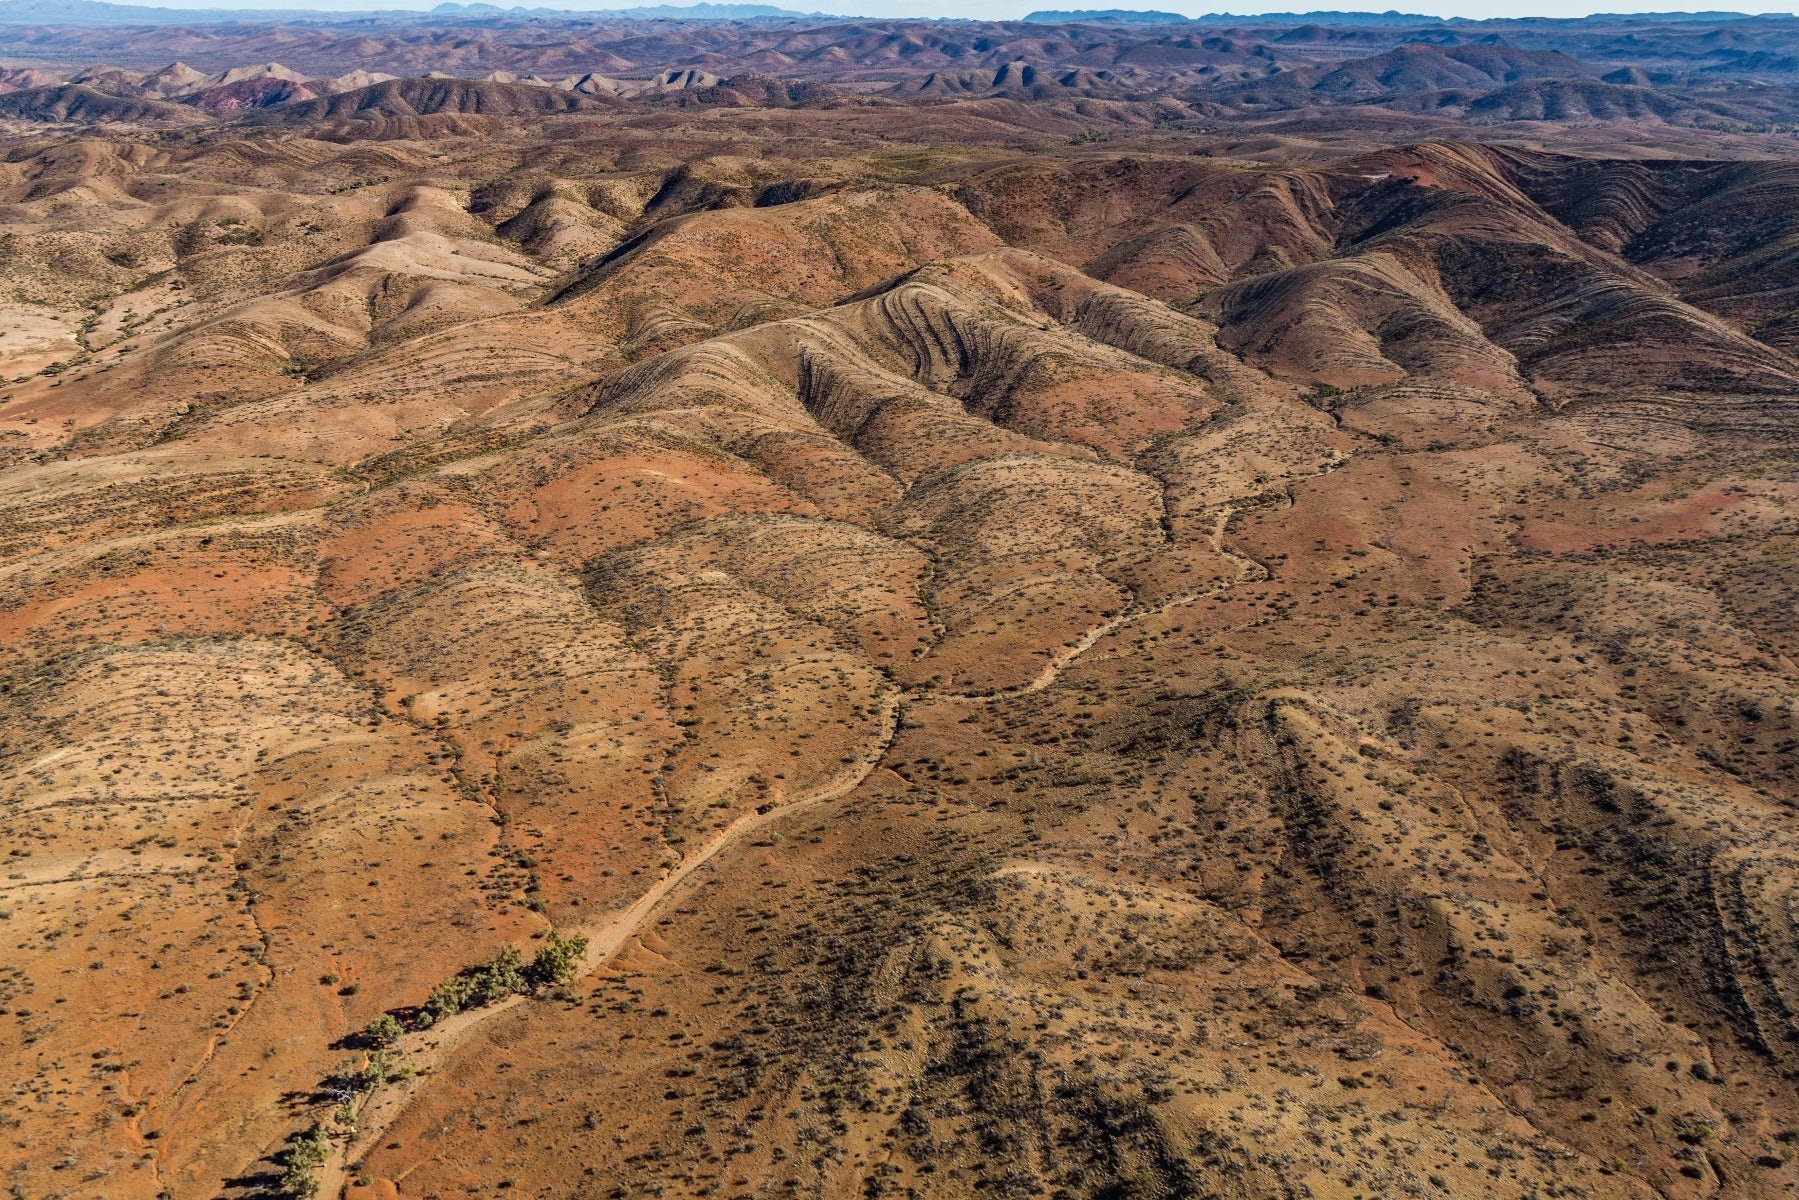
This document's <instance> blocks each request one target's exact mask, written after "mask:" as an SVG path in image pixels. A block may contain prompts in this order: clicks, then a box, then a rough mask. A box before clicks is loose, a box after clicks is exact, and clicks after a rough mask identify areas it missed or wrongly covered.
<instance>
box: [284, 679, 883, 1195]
mask: <svg viewBox="0 0 1799 1200" xmlns="http://www.w3.org/2000/svg"><path fill="white" fill-rule="evenodd" d="M904 704H905V698H904V697H903V696H902V695H901V694H900V692H899V691H898V689H894V690H893V691H891V692H889V693H888V695H887V697H886V700H885V702H884V704H883V707H882V710H881V720H880V725H879V727H878V732H877V734H876V737H875V738H874V740H873V742H872V743H871V745H870V746H869V748H868V749H867V750H865V751H864V752H863V753H862V754H861V755H859V756H858V757H857V759H856V761H855V762H854V763H853V764H851V765H850V766H849V767H848V768H847V769H846V770H844V771H843V772H841V773H839V775H838V776H837V777H836V778H835V779H833V780H831V781H830V782H828V783H825V784H823V785H821V786H819V787H817V788H815V789H812V790H811V791H807V792H803V793H801V794H800V795H799V796H798V797H797V798H796V799H793V800H790V801H788V802H787V803H786V804H782V805H779V806H777V807H775V808H771V809H768V810H767V811H766V812H750V813H745V814H744V815H743V816H741V817H738V818H737V819H736V820H735V821H732V822H731V823H730V824H729V825H726V826H725V827H724V828H723V829H721V830H719V831H718V832H717V833H716V834H714V835H713V836H712V838H711V839H710V840H709V841H707V842H706V843H705V844H704V845H702V846H701V847H700V848H699V849H698V850H697V851H695V852H694V853H692V854H690V855H688V856H687V857H685V858H683V859H682V860H681V861H680V862H679V863H677V864H676V865H675V866H674V867H672V868H671V869H670V870H669V872H668V874H666V875H664V876H663V877H662V878H661V879H659V880H657V881H656V883H655V884H654V885H653V886H652V887H650V889H649V890H648V891H646V892H644V893H643V895H641V896H639V897H638V898H637V900H636V901H635V902H634V903H633V904H632V905H631V907H629V908H627V909H625V910H624V911H623V912H621V913H618V914H617V915H616V916H614V917H613V918H612V919H611V920H610V921H608V922H606V923H605V924H603V925H599V926H594V927H588V928H577V929H571V930H570V932H571V933H575V934H581V935H583V936H585V937H586V938H587V939H588V945H587V956H586V958H585V959H584V960H583V961H582V964H581V969H580V972H579V974H578V976H577V978H586V977H587V976H588V975H591V974H593V972H595V971H597V970H599V969H600V968H602V967H604V966H605V965H606V964H607V963H608V962H610V961H612V959H613V958H614V957H615V956H616V955H617V954H618V952H619V951H621V950H623V949H624V947H625V943H627V942H629V941H630V940H631V938H632V937H634V936H635V935H636V934H637V931H638V930H640V929H642V928H643V925H644V922H646V921H648V920H649V919H650V916H651V914H653V913H654V912H655V911H656V908H657V906H659V905H660V904H661V903H662V902H663V901H664V900H666V899H667V898H668V897H669V895H670V894H671V893H672V892H674V891H675V890H676V889H677V888H679V887H680V886H681V885H682V884H683V883H685V882H686V881H687V879H688V878H689V877H690V876H691V875H692V874H693V873H694V872H695V871H697V870H699V869H700V868H701V867H703V866H705V865H706V864H707V863H709V862H711V861H712V860H713V859H714V858H717V857H718V856H719V854H720V853H722V852H723V851H724V850H725V849H726V848H727V847H729V846H731V845H732V844H734V843H736V842H738V841H741V840H742V839H744V838H746V837H748V836H750V835H752V834H755V833H758V832H760V831H761V830H763V829H766V828H767V827H768V826H770V825H773V824H774V823H775V822H777V821H780V820H784V819H786V818H788V817H791V816H794V815H796V814H798V813H802V812H805V811H807V810H809V809H813V808H817V807H818V806H819V805H821V804H829V803H830V802H831V801H833V800H840V799H842V798H843V797H844V796H847V795H849V794H850V793H851V792H853V791H855V790H856V789H857V788H858V787H860V786H861V785H862V781H863V780H865V779H867V778H868V776H869V775H870V774H871V773H873V771H874V769H875V767H877V766H878V765H880V762H881V760H882V759H883V758H884V757H886V754H887V748H888V746H890V745H891V744H892V743H893V738H894V735H895V734H896V733H897V732H898V730H899V717H900V710H901V708H902V707H903V706H904ZM527 999H528V997H526V996H523V995H514V996H509V997H507V998H506V999H504V1000H502V1001H499V1002H498V1003H495V1004H489V1005H487V1006H485V1007H483V1008H471V1009H469V1010H467V1011H465V1012H460V1013H457V1014H456V1015H455V1016H453V1017H450V1018H448V1019H447V1020H443V1021H439V1022H438V1023H437V1024H435V1025H433V1026H431V1027H430V1028H429V1029H424V1030H420V1031H418V1032H417V1033H409V1034H406V1035H405V1036H403V1037H402V1038H401V1039H400V1040H399V1042H397V1043H396V1044H395V1047H394V1048H395V1049H396V1050H397V1051H400V1052H401V1053H402V1054H403V1055H404V1058H403V1062H404V1064H405V1065H406V1066H408V1067H411V1068H412V1069H413V1071H414V1074H412V1075H411V1076H409V1077H407V1078H405V1079H403V1080H399V1081H397V1082H395V1083H392V1084H389V1085H387V1086H386V1087H383V1088H381V1089H379V1090H377V1091H376V1092H375V1093H373V1094H372V1095H371V1096H370V1097H369V1099H368V1100H367V1101H366V1102H365V1103H364V1105H363V1107H362V1108H361V1109H360V1110H359V1111H358V1112H357V1114H356V1124H357V1132H356V1135H355V1136H354V1137H352V1138H351V1139H350V1140H349V1141H348V1142H346V1143H344V1144H342V1145H341V1146H340V1147H338V1148H337V1149H336V1150H334V1151H333V1153H332V1155H331V1157H330V1158H329V1159H327V1160H326V1162H325V1164H324V1165H323V1166H322V1167H320V1168H319V1192H318V1194H319V1195H321V1196H328V1197H333V1198H335V1197H339V1196H341V1195H343V1192H344V1187H345V1185H346V1183H347V1182H348V1178H349V1164H350V1163H351V1162H353V1161H355V1160H356V1159H357V1158H358V1157H359V1156H360V1152H362V1151H364V1150H366V1149H368V1148H371V1147H373V1146H374V1145H375V1144H376V1142H378V1141H379V1140H380V1138H381V1137H382V1135H383V1134H385V1133H386V1132H387V1130H388V1129H389V1128H390V1127H391V1126H392V1125H393V1123H394V1121H396V1120H398V1119H399V1116H400V1114H401V1113H403V1112H404V1111H405V1110H406V1107H407V1105H408V1104H409V1103H410V1102H411V1101H412V1098H413V1096H414V1095H416V1094H417V1092H418V1091H419V1089H420V1087H421V1086H422V1085H423V1082H424V1080H425V1079H426V1078H428V1077H429V1074H430V1072H432V1071H433V1070H435V1068H437V1067H438V1066H439V1065H441V1064H442V1063H443V1062H444V1061H445V1060H447V1059H448V1058H449V1057H450V1055H451V1054H453V1053H454V1052H455V1051H456V1050H457V1049H458V1048H459V1047H460V1046H461V1045H462V1044H463V1043H464V1042H466V1041H467V1040H468V1038H469V1035H470V1034H472V1033H473V1032H474V1031H475V1029H476V1028H477V1027H478V1026H480V1025H481V1024H483V1023H484V1022H487V1021H490V1020H492V1019H493V1018H495V1017H497V1016H499V1015H500V1014H501V1013H503V1012H506V1011H507V1010H509V1009H511V1008H514V1007H516V1006H518V1005H520V1004H523V1003H525V1002H526V1000H527Z"/></svg>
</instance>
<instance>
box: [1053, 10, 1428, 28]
mask: <svg viewBox="0 0 1799 1200" xmlns="http://www.w3.org/2000/svg"><path fill="white" fill-rule="evenodd" d="M1023 19H1024V20H1026V21H1029V22H1030V23H1032V24H1034V25H1065V24H1071V23H1074V22H1092V21H1105V22H1118V23H1121V24H1127V25H1210V24H1217V23H1219V22H1221V21H1224V22H1232V23H1240V22H1244V21H1254V22H1255V23H1256V24H1258V25H1287V24H1292V25H1313V24H1316V25H1437V24H1441V23H1442V20H1443V19H1442V18H1441V17H1427V16H1424V15H1422V14H1419V13H1402V12H1394V11H1393V10H1391V9H1389V10H1388V11H1386V12H1378V13H1376V12H1304V13H1256V14H1254V15H1248V16H1246V15H1242V14H1236V13H1207V14H1206V15H1205V16H1203V17H1186V16H1182V15H1181V14H1180V13H1171V12H1155V11H1152V10H1140V9H1133V8H1077V9H1066V10H1063V9H1042V10H1040V11H1038V12H1033V13H1027V14H1025V16H1024V18H1023Z"/></svg>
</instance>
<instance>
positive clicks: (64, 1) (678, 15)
mask: <svg viewBox="0 0 1799 1200" xmlns="http://www.w3.org/2000/svg"><path fill="white" fill-rule="evenodd" d="M825 15H827V14H823V13H803V12H799V11H796V10H794V9H787V8H777V7H775V6H774V5H770V4H709V3H702V4H692V5H674V4H656V5H646V6H640V7H636V8H604V9H591V10H584V11H575V10H572V9H563V8H545V7H542V6H538V7H535V8H524V7H522V6H514V7H510V8H505V7H501V6H500V5H497V4H482V3H475V4H455V3H444V4H439V5H438V6H437V7H436V8H433V9H431V10H430V11H428V12H426V11H422V10H417V9H379V10H376V9H370V10H367V11H348V10H325V9H307V8H281V9H276V8H254V9H249V8H246V9H236V8H164V7H152V6H148V5H136V4H108V3H106V2H105V0H0V24H7V25H210V24H218V23H221V22H245V23H252V22H254V23H277V22H282V21H352V20H367V19H369V18H381V19H384V20H414V21H430V20H480V19H491V18H495V17H510V18H515V19H516V18H540V19H541V18H549V19H562V20H569V19H579V18H583V17H586V18H593V17H611V18H620V19H635V20H646V21H647V20H676V21H744V20H757V19H763V20H766V19H771V18H775V19H793V18H801V17H820V16H825Z"/></svg>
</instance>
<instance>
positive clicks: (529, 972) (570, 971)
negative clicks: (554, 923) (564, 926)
mask: <svg viewBox="0 0 1799 1200" xmlns="http://www.w3.org/2000/svg"><path fill="white" fill-rule="evenodd" d="M586 959H587V939H586V938H585V937H582V936H581V935H580V934H576V935H575V936H574V937H571V938H565V937H563V936H562V935H561V934H559V933H557V932H556V931H555V930H554V929H552V930H550V933H549V937H548V938H547V939H546V940H545V942H544V944H543V947H542V948H541V949H539V950H538V952H537V953H536V955H535V956H533V957H532V959H531V965H530V966H529V967H527V968H526V969H525V976H526V978H527V979H528V980H529V981H530V983H531V986H533V987H555V986H556V985H558V984H563V983H568V982H569V981H570V980H572V979H574V977H575V976H576V975H579V974H580V973H581V965H582V963H583V962H585V961H586Z"/></svg>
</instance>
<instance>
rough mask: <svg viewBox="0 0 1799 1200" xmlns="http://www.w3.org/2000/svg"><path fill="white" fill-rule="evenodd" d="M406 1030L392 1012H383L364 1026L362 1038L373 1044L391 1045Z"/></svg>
mask: <svg viewBox="0 0 1799 1200" xmlns="http://www.w3.org/2000/svg"><path fill="white" fill-rule="evenodd" d="M404 1032H405V1030H404V1029H402V1028H401V1027H400V1022H399V1021H398V1020H396V1019H395V1018H394V1015H393V1014H392V1013H382V1014H381V1015H380V1016H378V1017H376V1018H375V1019H374V1020H373V1021H370V1022H369V1023H368V1024H367V1025H364V1026H363V1027H362V1040H363V1041H365V1042H367V1043H368V1044H369V1045H371V1046H391V1045H393V1044H394V1043H395V1042H397V1041H399V1040H400V1034H402V1033H404Z"/></svg>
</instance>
